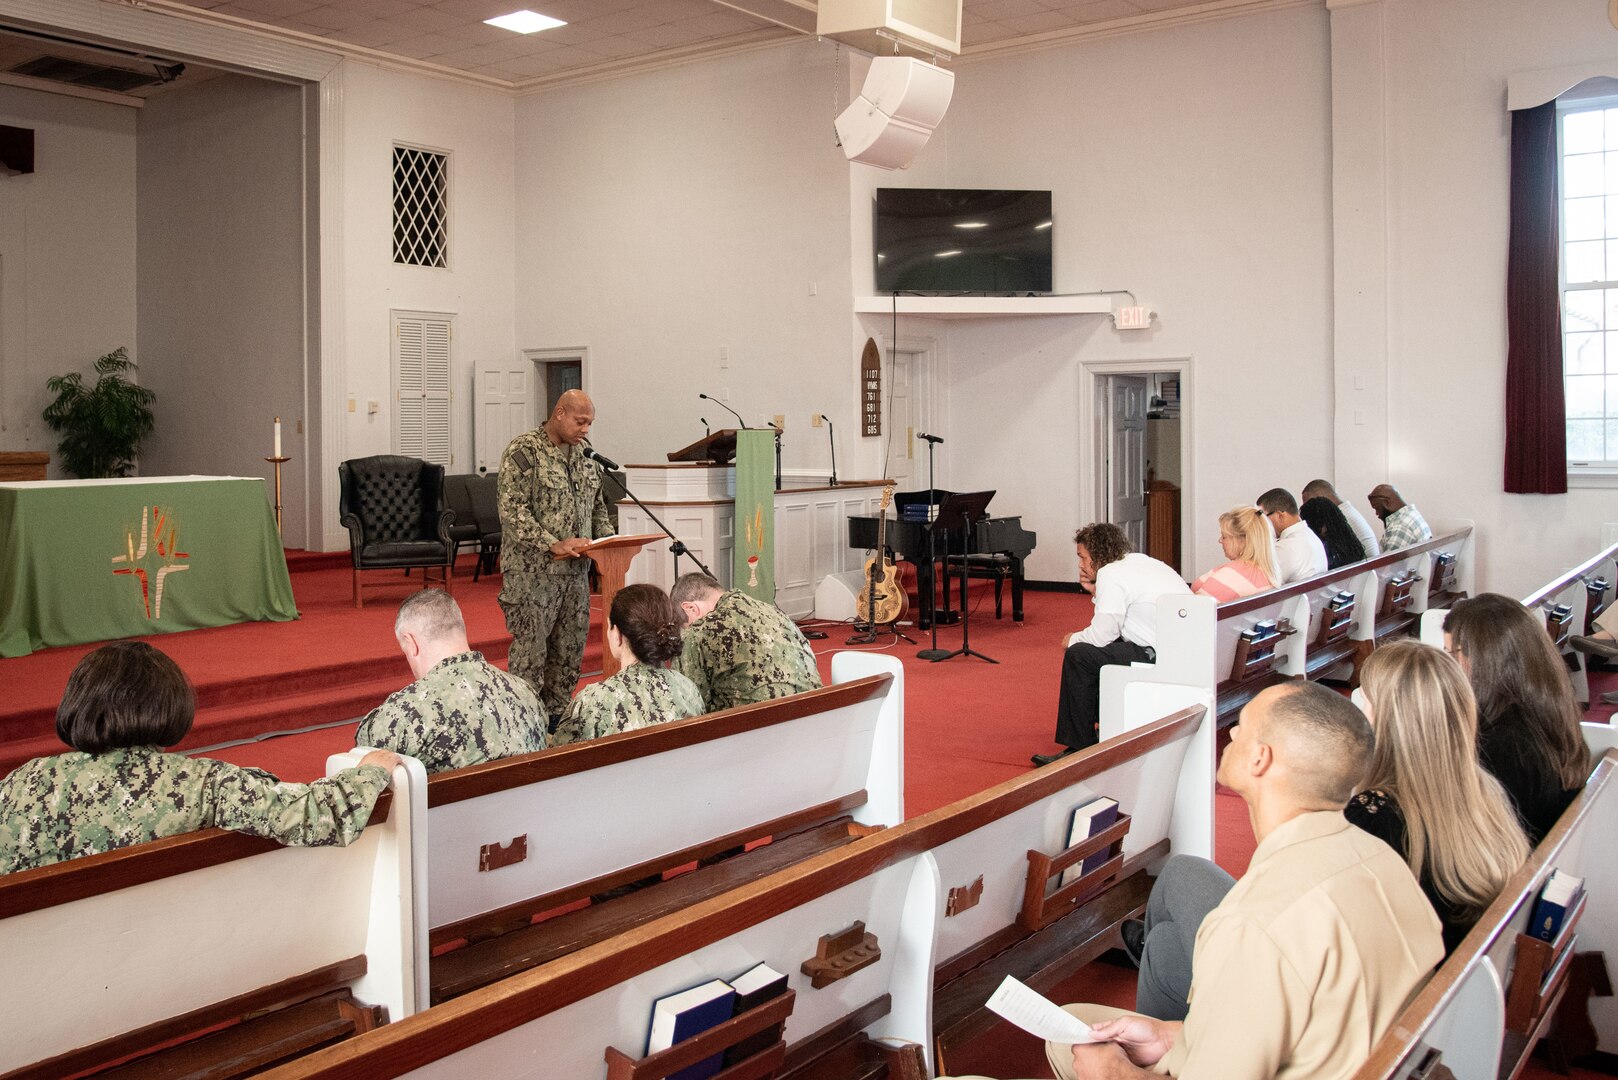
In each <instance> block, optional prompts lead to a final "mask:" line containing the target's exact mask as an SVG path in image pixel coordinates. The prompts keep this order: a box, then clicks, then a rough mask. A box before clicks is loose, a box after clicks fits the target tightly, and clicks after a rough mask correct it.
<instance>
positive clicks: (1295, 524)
mask: <svg viewBox="0 0 1618 1080" xmlns="http://www.w3.org/2000/svg"><path fill="white" fill-rule="evenodd" d="M1258 508H1259V509H1260V510H1262V511H1263V512H1264V516H1265V517H1266V518H1268V519H1269V522H1270V528H1272V529H1274V530H1275V537H1276V539H1275V568H1276V570H1278V571H1280V574H1281V584H1283V585H1290V584H1291V583H1292V582H1294V581H1302V580H1303V579H1304V578H1311V577H1314V576H1315V575H1316V574H1324V573H1325V572H1326V566H1327V562H1326V545H1325V544H1323V543H1321V542H1320V537H1318V536H1316V535H1315V531H1314V530H1313V529H1311V528H1310V527H1309V526H1308V525H1306V524H1304V521H1303V518H1301V517H1299V516H1298V500H1297V499H1294V498H1293V497H1292V492H1290V491H1288V490H1287V489H1286V488H1271V489H1270V490H1268V491H1266V492H1265V493H1264V494H1262V495H1260V496H1259V497H1258Z"/></svg>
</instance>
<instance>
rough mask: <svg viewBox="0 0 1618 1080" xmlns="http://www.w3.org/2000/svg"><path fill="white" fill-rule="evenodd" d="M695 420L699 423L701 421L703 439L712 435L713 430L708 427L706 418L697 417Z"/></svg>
mask: <svg viewBox="0 0 1618 1080" xmlns="http://www.w3.org/2000/svg"><path fill="white" fill-rule="evenodd" d="M697 419H698V420H699V421H701V423H702V434H703V437H704V438H706V437H707V436H709V435H712V434H713V428H711V427H709V426H708V418H707V417H706V416H699V417H697Z"/></svg>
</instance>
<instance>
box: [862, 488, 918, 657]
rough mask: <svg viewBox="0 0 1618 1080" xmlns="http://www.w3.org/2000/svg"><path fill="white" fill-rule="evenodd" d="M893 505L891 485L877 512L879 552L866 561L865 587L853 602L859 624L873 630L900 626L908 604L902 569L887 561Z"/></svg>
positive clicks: (891, 561)
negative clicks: (890, 505)
mask: <svg viewBox="0 0 1618 1080" xmlns="http://www.w3.org/2000/svg"><path fill="white" fill-rule="evenodd" d="M892 501H893V487H892V485H889V486H888V487H886V488H884V489H883V491H882V506H881V507H880V508H879V509H878V510H877V512H876V551H875V552H873V553H872V555H871V557H870V558H869V559H866V560H865V583H864V585H863V586H861V588H860V594H859V596H858V597H856V598H855V600H854V613H855V614H856V615H857V616H859V621H860V622H863V623H866V624H868V625H871V626H886V625H887V624H889V623H895V622H898V621H899V619H900V617H901V616H903V615H904V613H905V608H906V606H907V605H908V604H909V597H907V596H905V591H904V589H902V588H900V587H899V568H898V567H897V566H895V565H894V562H893V560H892V559H891V558H889V557H888V504H889V503H890V502H892Z"/></svg>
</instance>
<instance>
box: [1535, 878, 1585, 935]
mask: <svg viewBox="0 0 1618 1080" xmlns="http://www.w3.org/2000/svg"><path fill="white" fill-rule="evenodd" d="M1583 891H1584V879H1583V878H1576V877H1574V876H1573V875H1572V874H1564V873H1563V872H1562V871H1560V870H1552V871H1551V876H1550V877H1548V878H1546V879H1545V887H1544V888H1543V889H1542V890H1540V894H1539V900H1538V902H1537V903H1535V904H1534V915H1533V919H1532V920H1531V921H1530V922H1529V924H1528V931H1529V934H1530V935H1531V936H1533V937H1537V938H1539V939H1540V940H1541V941H1555V940H1556V935H1557V934H1559V933H1561V932H1562V923H1563V921H1564V920H1565V919H1566V918H1567V913H1568V912H1569V911H1570V910H1572V908H1573V905H1574V904H1575V903H1577V902H1578V899H1579V894H1580V893H1581V892H1583Z"/></svg>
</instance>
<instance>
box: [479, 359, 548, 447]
mask: <svg viewBox="0 0 1618 1080" xmlns="http://www.w3.org/2000/svg"><path fill="white" fill-rule="evenodd" d="M535 371H536V365H535V364H534V362H533V361H532V360H528V359H525V358H518V359H516V360H506V361H501V360H489V361H486V362H484V363H481V364H479V365H478V366H477V369H476V371H474V373H473V376H472V378H473V388H472V392H473V394H474V395H476V397H475V400H476V401H477V413H476V416H477V420H476V422H475V423H474V424H473V438H474V439H475V440H476V452H477V453H476V456H477V461H476V462H475V463H474V467H475V468H476V470H477V471H478V472H480V473H494V472H499V471H500V455H501V454H503V453H505V451H506V446H507V445H508V444H509V443H510V442H511V440H512V439H514V438H516V437H517V436H518V435H521V434H522V433H523V432H525V431H528V430H530V429H531V428H533V427H535V426H536V421H535V419H534V415H533V409H534V375H535Z"/></svg>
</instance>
